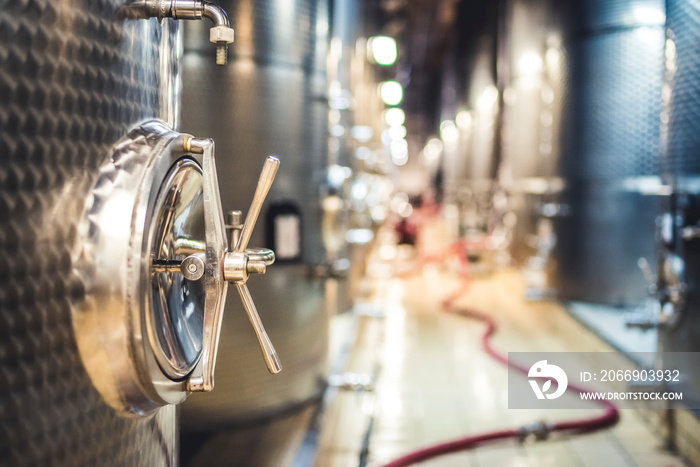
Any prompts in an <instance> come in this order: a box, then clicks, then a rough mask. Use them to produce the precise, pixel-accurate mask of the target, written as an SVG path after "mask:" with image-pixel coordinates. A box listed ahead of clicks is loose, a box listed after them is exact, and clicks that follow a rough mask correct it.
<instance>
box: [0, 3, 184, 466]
mask: <svg viewBox="0 0 700 467" xmlns="http://www.w3.org/2000/svg"><path fill="white" fill-rule="evenodd" d="M122 3H123V2H121V1H118V0H90V1H88V0H73V1H65V2H55V1H51V0H0V251H2V255H3V259H2V261H1V262H0V463H3V464H5V463H8V464H10V465H27V466H30V465H31V466H34V465H128V466H132V465H144V466H153V465H173V464H175V463H176V456H177V423H176V419H177V417H176V415H177V414H176V408H174V407H168V408H165V409H162V410H160V411H159V412H158V414H157V415H155V416H154V417H152V418H149V419H136V418H134V419H125V418H119V417H117V416H116V415H115V413H114V411H113V410H112V409H111V408H110V407H109V406H107V405H106V404H105V403H104V402H103V401H102V399H101V397H100V395H99V394H98V393H97V391H96V390H95V389H94V387H93V385H92V384H91V381H90V378H89V377H88V375H87V373H86V372H85V370H84V368H83V365H82V362H81V360H80V356H79V354H78V349H77V347H76V343H75V336H74V335H73V327H72V324H71V304H72V303H73V302H74V301H76V300H80V299H81V288H80V284H78V283H77V282H76V281H75V280H74V279H72V275H71V271H72V261H73V258H72V253H73V252H74V251H76V249H77V247H78V245H76V244H75V243H76V238H77V233H76V229H77V225H78V222H79V220H80V219H81V217H82V211H83V206H84V203H85V198H86V196H87V193H88V192H89V190H90V188H91V187H92V184H93V182H94V181H95V178H96V175H97V169H98V167H99V166H100V165H101V164H102V163H103V162H104V161H106V160H107V159H108V157H109V155H110V147H111V145H112V144H113V143H115V142H116V141H117V140H118V139H119V138H120V137H121V136H123V135H124V134H125V133H126V132H127V129H128V128H129V127H131V126H132V125H134V124H136V123H137V122H139V121H141V120H144V119H148V118H154V117H159V118H161V119H163V120H165V121H168V122H169V123H170V124H171V125H172V124H175V123H176V111H177V108H176V106H175V105H173V103H175V102H176V101H177V95H176V91H177V85H176V81H177V63H178V62H177V47H176V44H177V42H176V39H177V36H176V33H177V28H176V26H175V25H174V23H171V22H166V23H164V25H163V26H161V25H159V24H158V23H157V22H156V21H155V20H151V21H134V22H122V21H119V20H117V19H116V16H117V10H118V8H119V6H120V5H121V4H122Z"/></svg>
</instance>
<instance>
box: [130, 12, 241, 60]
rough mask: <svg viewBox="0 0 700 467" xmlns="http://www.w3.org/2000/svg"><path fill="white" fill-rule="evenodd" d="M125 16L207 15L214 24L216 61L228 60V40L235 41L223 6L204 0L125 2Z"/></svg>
mask: <svg viewBox="0 0 700 467" xmlns="http://www.w3.org/2000/svg"><path fill="white" fill-rule="evenodd" d="M124 12H125V16H126V17H127V18H130V19H137V18H158V19H163V18H172V19H175V20H201V19H202V18H208V19H209V20H210V21H211V22H212V23H213V24H214V26H213V27H212V28H211V30H210V34H209V40H210V41H211V42H213V43H215V44H216V64H217V65H226V63H227V62H228V44H230V43H232V42H233V29H231V23H230V21H229V19H228V15H227V14H226V11H224V9H223V8H221V7H220V6H219V5H216V4H215V3H212V2H207V1H204V0H136V1H134V2H133V3H130V4H129V5H127V6H126V8H125V10H124Z"/></svg>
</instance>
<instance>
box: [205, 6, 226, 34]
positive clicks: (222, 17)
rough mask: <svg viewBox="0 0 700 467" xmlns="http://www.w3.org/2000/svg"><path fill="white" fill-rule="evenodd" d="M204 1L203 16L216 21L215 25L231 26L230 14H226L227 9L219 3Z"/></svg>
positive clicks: (213, 21)
mask: <svg viewBox="0 0 700 467" xmlns="http://www.w3.org/2000/svg"><path fill="white" fill-rule="evenodd" d="M202 3H203V11H202V16H203V17H205V18H209V20H210V21H211V22H212V23H214V26H224V27H227V28H230V27H231V23H230V22H229V20H228V15H227V14H226V11H224V9H223V8H221V7H220V6H219V5H216V4H215V3H211V2H206V1H205V2H202Z"/></svg>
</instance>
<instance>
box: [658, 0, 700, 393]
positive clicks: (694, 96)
mask: <svg viewBox="0 0 700 467" xmlns="http://www.w3.org/2000/svg"><path fill="white" fill-rule="evenodd" d="M698 40H700V2H698V1H689V0H669V1H668V2H667V37H666V60H665V81H664V85H665V93H664V118H663V119H662V122H663V127H662V129H663V132H664V134H665V137H666V142H665V144H664V146H663V151H662V159H661V168H662V174H663V177H664V181H666V182H667V183H668V184H669V186H671V187H672V190H673V194H672V196H670V197H667V198H665V200H664V204H663V211H664V215H663V217H662V222H661V226H662V228H661V229H660V247H661V257H660V267H659V278H660V288H659V289H660V290H659V294H660V298H661V300H662V303H663V304H664V306H665V308H664V310H665V311H666V313H665V314H664V316H662V328H661V330H662V331H663V332H661V333H660V339H661V349H662V350H664V351H675V352H696V351H698V349H699V348H700V340H698V339H699V337H700V296H699V295H698V286H699V285H700V243H699V242H700V240H699V238H700V183H698V182H700V159H699V158H698V151H699V150H700V118H698V115H697V112H696V109H697V105H698V104H700V81H698V76H699V75H698V73H699V72H700V53H699V52H698V48H697V43H698V42H697V41H698ZM686 363H687V365H688V367H687V368H681V370H683V374H686V375H687V379H688V384H695V385H696V386H697V383H698V382H699V381H700V374H698V372H697V370H696V365H695V364H694V362H686Z"/></svg>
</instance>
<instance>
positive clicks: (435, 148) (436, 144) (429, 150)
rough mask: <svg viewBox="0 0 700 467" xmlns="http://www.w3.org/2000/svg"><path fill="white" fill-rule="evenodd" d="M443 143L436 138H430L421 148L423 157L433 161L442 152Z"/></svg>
mask: <svg viewBox="0 0 700 467" xmlns="http://www.w3.org/2000/svg"><path fill="white" fill-rule="evenodd" d="M442 149H443V144H442V141H440V140H439V139H437V138H431V139H430V140H429V141H428V144H426V145H425V147H424V148H423V157H424V158H425V160H426V161H428V162H433V161H435V160H437V159H438V158H439V157H440V154H442Z"/></svg>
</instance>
